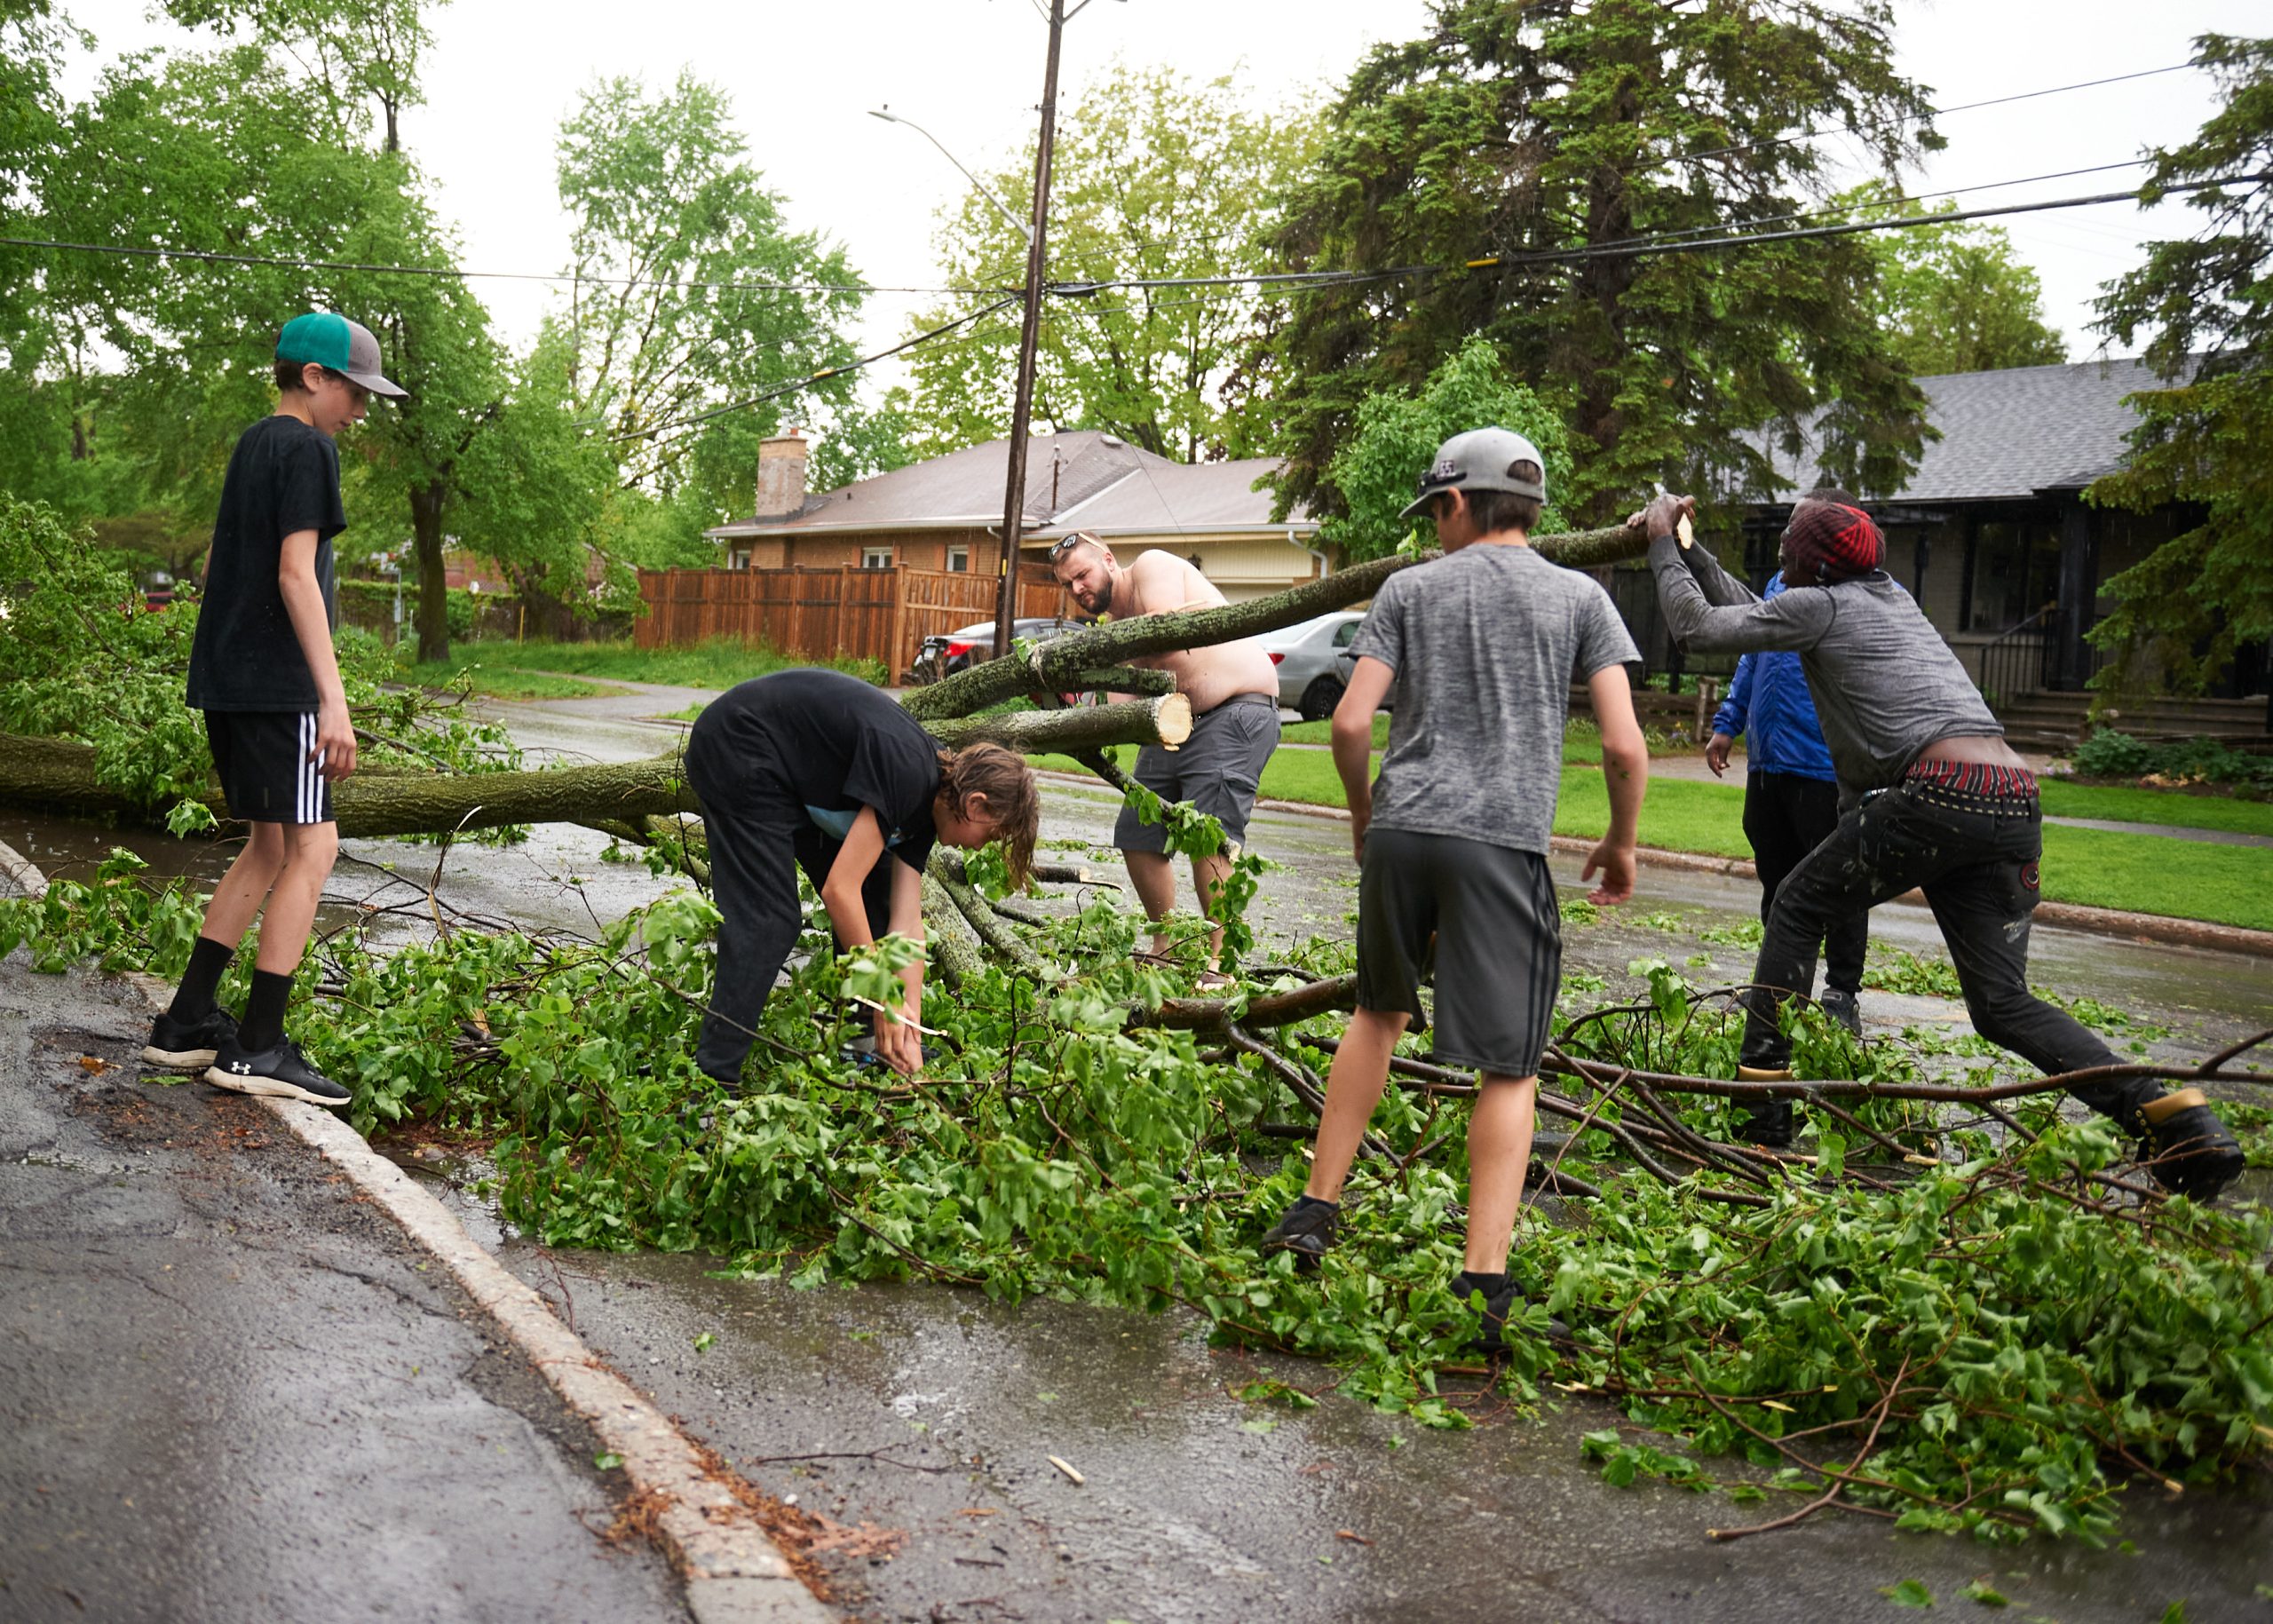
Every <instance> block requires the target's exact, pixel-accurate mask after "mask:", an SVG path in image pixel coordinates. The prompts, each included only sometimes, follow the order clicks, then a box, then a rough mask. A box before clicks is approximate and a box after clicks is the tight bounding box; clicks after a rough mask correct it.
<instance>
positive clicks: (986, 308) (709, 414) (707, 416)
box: [608, 294, 1020, 445]
mask: <svg viewBox="0 0 2273 1624" xmlns="http://www.w3.org/2000/svg"><path fill="white" fill-rule="evenodd" d="M1019 297H1020V296H1019V295H1018V294H1010V295H1008V296H1006V297H1002V298H999V299H996V300H995V301H994V303H993V304H992V305H981V306H980V307H979V308H978V309H977V310H974V311H971V312H970V313H967V314H964V315H960V316H957V317H956V318H955V319H954V321H944V322H941V323H940V324H939V326H938V327H934V328H931V329H927V330H925V331H923V332H921V333H918V334H916V335H915V337H913V338H904V339H902V340H900V342H899V343H898V344H896V345H892V346H891V348H890V349H887V350H877V351H875V353H871V354H867V355H863V356H860V357H859V358H858V359H857V360H848V361H846V362H845V363H844V364H843V365H842V366H838V367H824V368H821V369H820V371H819V372H815V373H812V374H811V375H810V376H805V377H802V378H798V379H796V380H795V381H793V382H790V383H787V384H775V385H774V386H773V387H772V388H771V389H761V390H760V391H758V392H757V393H756V394H754V395H749V396H747V397H745V398H744V399H742V400H732V401H729V402H727V403H726V404H725V405H724V406H714V407H712V408H710V409H709V410H708V411H704V412H697V413H695V414H694V416H691V417H680V418H676V419H674V420H672V421H671V422H669V423H659V424H655V425H654V426H653V427H652V428H645V429H637V430H634V431H633V432H630V433H629V434H611V435H609V436H608V440H609V443H611V444H619V445H620V444H622V443H623V442H625V441H628V440H653V439H654V438H655V437H656V436H658V435H661V434H669V433H675V432H677V431H678V430H680V429H691V428H693V427H694V426H695V425H696V424H704V423H709V421H711V419H713V418H715V417H723V416H726V415H727V414H729V413H731V412H740V411H747V410H748V409H749V408H751V407H753V406H759V405H763V404H764V402H766V401H768V400H779V399H780V398H781V397H782V396H783V395H788V394H796V393H797V392H799V391H801V390H805V389H810V388H812V386H813V385H814V384H822V383H827V382H828V380H829V379H830V378H834V377H843V376H844V375H845V374H847V373H850V372H858V371H859V370H860V368H863V367H870V366H874V365H875V363H876V362H878V361H880V360H889V359H890V358H891V357H892V356H894V355H898V354H900V353H903V352H905V351H907V350H912V349H914V348H915V347H916V346H917V345H923V344H929V343H931V341H932V340H933V339H936V338H944V337H946V335H948V334H949V333H952V332H954V330H955V329H957V328H959V327H968V326H970V323H972V322H973V321H978V319H979V318H980V317H982V316H990V315H993V314H994V313H995V312H996V311H998V310H1002V309H1004V308H1006V307H1008V306H1010V305H1015V304H1017V303H1018V299H1019Z"/></svg>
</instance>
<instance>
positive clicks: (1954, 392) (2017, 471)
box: [1776, 360, 2191, 503]
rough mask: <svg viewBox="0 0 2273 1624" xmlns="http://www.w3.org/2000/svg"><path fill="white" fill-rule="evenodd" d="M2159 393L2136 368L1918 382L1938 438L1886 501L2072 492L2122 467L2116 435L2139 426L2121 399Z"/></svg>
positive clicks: (1786, 470)
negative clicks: (2141, 394) (1907, 481)
mask: <svg viewBox="0 0 2273 1624" xmlns="http://www.w3.org/2000/svg"><path fill="white" fill-rule="evenodd" d="M2190 369H2191V368H2190ZM2165 386H2166V385H2165V384H2164V382H2163V380H2162V379H2161V378H2159V377H2158V376H2156V375H2155V372H2154V370H2153V368H2150V367H2149V366H2148V365H2147V364H2146V363H2145V362H2144V361H2141V360H2105V361H2100V360H2087V361H2076V362H2072V363H2070V364H2068V365H2064V366H2057V367H2015V368H2008V369H2007V370H2004V371H2000V372H1953V373H1945V374H1943V375H1941V376H1936V377H1921V378H1920V379H1919V380H1918V387H1919V388H1920V389H1921V390H1923V391H1924V392H1925V393H1926V399H1927V402H1928V406H1927V420H1928V422H1930V423H1931V424H1933V425H1934V426H1935V427H1936V428H1937V429H1939V430H1940V431H1941V432H1942V438H1941V439H1940V440H1934V441H1931V442H1929V443H1928V445H1927V447H1926V449H1925V455H1924V456H1922V457H1921V459H1920V461H1919V464H1918V471H1917V472H1916V473H1914V474H1913V475H1912V476H1911V478H1910V482H1909V483H1908V484H1907V485H1905V487H1903V488H1902V489H1901V490H1900V491H1898V492H1893V493H1886V494H1887V495H1889V496H1890V497H1891V499H1893V500H1897V501H1900V502H1905V503H1927V502H1981V501H1993V500H1999V499H2008V498H2025V497H2028V496H2031V495H2034V494H2036V493H2037V492H2039V491H2054V490H2076V489H2079V488H2081V487H2084V486H2086V485H2088V484H2090V483H2091V482H2092V481H2093V480H2094V479H2097V478H2099V477H2100V475H2102V474H2103V473H2110V472H2112V471H2114V470H2116V469H2118V468H2119V467H2121V466H2122V465H2123V460H2124V457H2125V455H2126V450H2127V448H2126V446H2125V444H2124V438H2123V437H2124V436H2125V435H2126V434H2127V433H2128V432H2130V431H2131V429H2132V427H2133V426H2134V424H2136V423H2137V422H2138V415H2137V413H2135V412H2134V411H2133V410H2132V408H2130V407H2128V406H2126V405H2125V404H2124V397H2125V396H2126V395H2129V394H2134V393H2136V392H2139V391H2141V390H2146V389H2158V388H2162V387H2165ZM1776 465H1777V470H1778V472H1780V473H1783V474H1784V475H1786V477H1788V478H1791V479H1794V480H1795V482H1796V484H1797V487H1798V488H1799V489H1802V490H1805V489H1807V488H1809V487H1811V486H1813V485H1816V484H1818V483H1820V482H1822V480H1821V476H1820V474H1819V471H1818V469H1817V467H1816V465H1815V459H1814V458H1813V457H1812V456H1802V457H1800V458H1799V459H1798V460H1797V464H1796V465H1795V464H1794V461H1793V459H1790V458H1787V457H1784V456H1778V457H1777V458H1776ZM1864 494H1865V495H1878V494H1881V493H1873V492H1865V493H1864Z"/></svg>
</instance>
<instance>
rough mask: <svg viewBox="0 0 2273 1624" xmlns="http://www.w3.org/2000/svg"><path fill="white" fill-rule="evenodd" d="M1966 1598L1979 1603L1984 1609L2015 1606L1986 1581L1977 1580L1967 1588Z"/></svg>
mask: <svg viewBox="0 0 2273 1624" xmlns="http://www.w3.org/2000/svg"><path fill="white" fill-rule="evenodd" d="M1965 1595H1966V1598H1967V1599H1968V1601H1976V1602H1979V1603H1980V1604H1982V1605H1983V1606H1984V1607H2009V1606H2011V1605H2012V1602H2011V1600H2010V1598H2008V1596H2005V1595H2004V1594H2003V1592H2001V1591H2000V1590H1998V1589H1997V1588H1995V1587H1994V1586H1992V1585H1991V1584H1990V1583H1989V1581H1988V1580H1985V1579H1976V1580H1973V1581H1972V1582H1971V1583H1970V1584H1968V1585H1967V1586H1966V1587H1965Z"/></svg>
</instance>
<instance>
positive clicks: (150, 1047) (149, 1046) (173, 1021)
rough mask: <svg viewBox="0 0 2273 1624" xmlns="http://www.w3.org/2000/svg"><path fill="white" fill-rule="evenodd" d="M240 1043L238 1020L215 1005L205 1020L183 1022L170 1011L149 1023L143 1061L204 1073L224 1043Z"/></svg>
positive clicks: (174, 1068)
mask: <svg viewBox="0 0 2273 1624" xmlns="http://www.w3.org/2000/svg"><path fill="white" fill-rule="evenodd" d="M236 1041H237V1018H236V1017H235V1016H234V1015H232V1014H230V1013H229V1012H228V1011H227V1010H225V1009H223V1008H222V1007H221V1006H220V1005H218V1004H215V1005H214V1006H213V1008H212V1009H211V1010H210V1011H208V1012H207V1014H206V1015H205V1017H204V1018H202V1020H180V1019H178V1018H176V1017H175V1015H174V1013H173V1011H172V1010H167V1011H165V1012H164V1013H163V1014H162V1015H160V1016H159V1017H158V1018H157V1019H156V1020H154V1021H153V1022H151V1023H150V1041H149V1042H147V1043H145V1044H144V1045H143V1046H142V1058H143V1059H145V1060H147V1062H149V1064H151V1065H152V1066H164V1067H166V1068H167V1069H168V1070H170V1071H177V1072H202V1071H203V1070H204V1069H205V1068H206V1067H207V1066H210V1065H212V1064H213V1063H214V1061H216V1060H218V1059H219V1058H220V1049H221V1046H222V1045H223V1044H224V1043H234V1042H236Z"/></svg>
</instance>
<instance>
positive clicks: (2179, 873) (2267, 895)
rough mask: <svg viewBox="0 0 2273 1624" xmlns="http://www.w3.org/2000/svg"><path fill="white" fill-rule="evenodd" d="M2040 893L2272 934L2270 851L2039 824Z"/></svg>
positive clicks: (2055, 898)
mask: <svg viewBox="0 0 2273 1624" xmlns="http://www.w3.org/2000/svg"><path fill="white" fill-rule="evenodd" d="M2044 894H2045V895H2046V896H2047V898H2049V899H2052V900H2053V901H2055V902H2080V903H2084V904H2086V905H2087V906H2089V907H2119V908H2129V909H2131V910H2133V911H2134V912H2135V913H2141V914H2161V915H2165V916H2166V917H2168V918H2174V919H2206V920H2209V921H2211V922H2212V923H2216V924H2229V925H2245V926H2247V927H2248V928H2249V929H2251V930H2253V931H2273V848H2268V847H2265V846H2221V845H2212V844H2208V843H2206V842H2205V841H2199V840H2173V839H2171V838H2170V837H2168V836H2163V835H2118V834H2114V833H2111V832H2110V831H2109V830H2106V829H2070V828H2061V827H2060V826H2059V825H2058V824H2056V823H2055V824H2047V826H2046V827H2045V830H2044Z"/></svg>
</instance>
